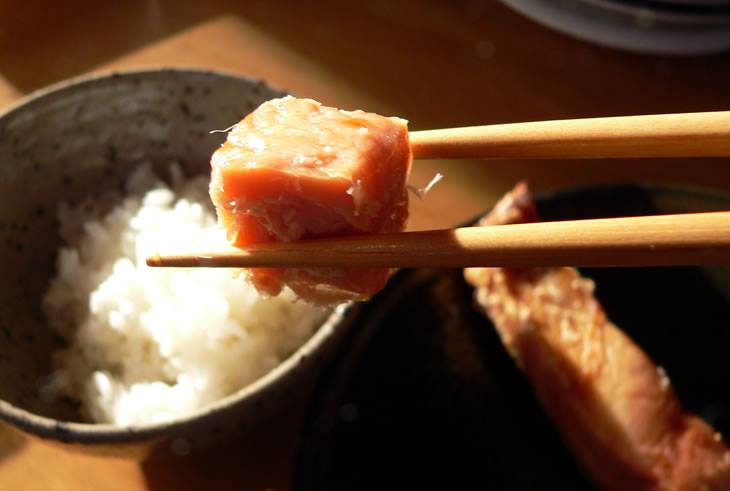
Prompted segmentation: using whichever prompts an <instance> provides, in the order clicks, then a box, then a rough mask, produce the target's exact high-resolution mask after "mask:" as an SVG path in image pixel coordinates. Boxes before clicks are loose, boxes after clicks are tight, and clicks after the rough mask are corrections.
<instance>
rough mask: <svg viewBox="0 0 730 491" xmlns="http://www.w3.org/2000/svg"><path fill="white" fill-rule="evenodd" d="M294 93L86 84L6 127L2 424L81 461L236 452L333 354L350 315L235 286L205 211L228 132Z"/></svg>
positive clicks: (218, 78) (204, 80)
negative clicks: (213, 167)
mask: <svg viewBox="0 0 730 491" xmlns="http://www.w3.org/2000/svg"><path fill="white" fill-rule="evenodd" d="M281 95H282V93H281V92H280V91H277V90H275V89H272V88H270V87H269V86H267V85H266V84H264V83H262V82H257V81H252V80H249V79H246V78H242V77H239V76H234V75H229V74H222V73H212V72H202V71H195V70H149V71H134V72H125V73H119V74H113V75H105V76H97V77H91V78H84V79H79V80H73V81H71V82H66V83H63V84H60V85H57V86H54V87H52V88H50V89H48V90H45V91H41V92H39V93H36V94H33V95H31V96H30V97H28V98H26V99H24V100H23V101H21V102H20V103H19V104H17V105H15V106H14V107H11V108H10V109H9V110H7V111H6V112H5V113H4V114H2V115H0V155H2V163H1V164H0V197H1V198H0V199H2V202H3V205H4V206H1V207H0V271H2V274H1V275H0V299H2V300H0V381H2V382H1V383H0V418H1V419H3V420H4V421H6V422H8V423H10V424H11V425H13V426H15V427H17V428H19V429H20V430H22V431H24V432H25V433H27V434H29V435H33V436H36V437H40V438H44V439H47V440H51V441H57V442H61V443H63V444H66V445H68V446H69V448H73V449H78V450H82V451H88V452H95V453H105V454H109V453H111V454H115V455H129V456H138V457H141V456H146V455H148V454H149V453H150V452H151V451H152V450H159V449H166V448H172V447H175V446H176V445H177V448H180V447H181V446H183V447H185V448H186V449H190V448H197V447H204V446H207V445H210V444H212V443H216V442H217V441H219V440H221V439H223V438H225V437H230V436H232V435H240V434H241V433H242V432H245V431H246V430H247V429H250V428H252V427H253V426H255V425H257V424H258V423H260V422H262V421H263V420H264V419H265V418H266V417H268V416H270V415H271V414H273V413H275V412H276V410H277V409H278V408H281V407H282V406H283V404H284V401H286V400H287V397H288V396H291V394H292V393H293V391H296V390H297V387H299V386H301V385H302V384H304V383H306V381H307V380H309V379H310V378H311V377H312V376H313V375H314V374H315V373H316V370H317V368H318V367H319V366H320V365H321V363H322V362H323V361H324V360H325V359H326V358H327V356H328V355H329V354H331V353H332V352H333V350H334V349H335V348H336V346H337V344H338V342H339V340H340V339H341V338H342V336H343V334H344V332H345V331H346V330H347V328H348V326H349V325H350V324H351V323H352V321H353V309H352V307H351V306H350V305H341V306H338V307H335V308H333V309H323V308H321V307H316V306H312V305H310V304H307V303H305V302H302V301H300V300H298V299H297V298H296V297H295V296H294V295H293V294H292V293H291V292H285V293H284V294H283V295H280V296H278V297H274V298H264V297H262V296H260V295H259V294H257V293H256V291H255V290H254V289H253V287H252V286H250V285H249V284H248V283H247V282H246V281H245V279H244V277H243V276H242V275H237V274H236V273H235V272H232V271H230V270H225V269H196V268H193V269H176V268H171V269H153V268H148V267H147V266H146V265H145V264H144V260H145V257H146V256H147V255H148V254H150V253H151V252H154V251H156V250H165V251H170V252H174V251H180V252H183V251H185V250H191V249H206V250H214V249H220V248H225V247H227V244H226V239H225V232H224V231H223V230H222V229H221V228H220V227H219V226H218V224H217V220H216V215H215V211H214V209H213V207H212V204H211V203H210V199H209V198H208V194H207V188H208V182H209V159H210V155H211V153H212V152H213V151H214V150H215V149H216V148H217V147H218V146H219V145H220V143H221V142H222V141H223V138H224V136H225V134H224V133H220V132H215V131H214V130H222V129H224V128H227V127H229V126H231V125H232V124H234V123H236V122H237V121H239V120H240V119H241V118H242V117H243V116H244V115H245V114H246V113H248V112H249V111H251V110H252V109H253V108H255V107H257V106H258V105H259V104H260V103H262V102H263V101H265V100H268V99H271V98H274V97H279V96H281Z"/></svg>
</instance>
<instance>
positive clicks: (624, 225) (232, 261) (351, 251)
mask: <svg viewBox="0 0 730 491" xmlns="http://www.w3.org/2000/svg"><path fill="white" fill-rule="evenodd" d="M147 264H148V265H150V266H174V267H228V268H242V267H327V266H333V267H394V268H403V267H437V268H462V267H468V266H505V267H539V266H678V265H709V264H715V265H718V264H730V212H712V213H693V214H681V215H659V216H645V217H629V218H608V219H593V220H574V221H562V222H541V223H526V224H515V225H500V226H490V227H466V228H457V229H453V230H434V231H426V232H403V233H397V234H382V235H363V236H354V237H345V238H332V239H319V240H304V241H298V242H289V243H273V244H261V245H256V246H252V247H249V248H247V249H245V250H233V251H230V252H221V251H218V252H216V251H212V252H201V253H197V254H186V255H159V254H157V255H154V256H151V257H149V258H148V259H147Z"/></svg>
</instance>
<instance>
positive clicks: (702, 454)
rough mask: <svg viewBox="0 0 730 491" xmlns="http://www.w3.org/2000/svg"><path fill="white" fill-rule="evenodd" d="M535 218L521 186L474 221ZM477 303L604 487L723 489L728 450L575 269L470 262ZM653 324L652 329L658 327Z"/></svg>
mask: <svg viewBox="0 0 730 491" xmlns="http://www.w3.org/2000/svg"><path fill="white" fill-rule="evenodd" d="M536 219H537V213H536V210H535V207H534V205H533V202H532V198H531V196H530V194H529V192H528V190H527V188H526V186H525V185H524V184H521V185H519V186H517V187H516V188H515V189H514V190H513V191H512V192H511V193H510V194H509V195H507V196H506V197H505V198H503V200H502V201H501V202H500V203H498V204H497V206H496V207H495V209H494V210H493V212H492V213H491V214H490V215H488V216H487V217H485V218H484V219H483V220H482V222H481V225H500V224H506V223H521V222H531V221H535V220H536ZM465 277H466V279H467V281H468V282H469V283H471V284H472V285H473V286H475V287H476V292H475V296H476V300H477V302H478V303H479V305H481V306H482V307H483V308H484V310H485V311H486V313H487V314H488V316H489V318H490V319H491V320H492V322H493V323H494V325H495V327H496V329H497V331H498V332H499V334H500V337H501V339H502V341H503V343H504V345H505V347H506V348H507V350H508V351H509V353H510V354H511V355H512V356H513V358H514V359H515V361H516V362H517V364H518V365H519V366H520V368H521V369H522V370H523V371H524V373H525V375H526V376H527V377H528V379H529V380H530V382H531V384H532V387H533V389H534V390H535V392H536V394H537V397H538V399H539V400H540V402H541V404H542V406H543V407H544V409H545V411H546V412H547V413H548V415H549V416H550V417H551V419H552V420H553V422H554V423H555V425H556V426H557V427H558V429H559V430H560V432H561V434H562V436H563V439H564V440H565V442H566V444H567V445H568V446H569V447H570V448H571V449H572V451H573V454H574V455H575V457H576V458H577V459H578V460H579V461H580V462H581V463H582V465H583V467H584V468H585V470H586V471H587V472H588V473H589V474H590V475H591V476H592V477H593V479H594V480H595V482H596V483H597V484H599V485H600V486H602V487H603V488H605V489H608V490H629V489H630V490H667V491H668V490H672V491H675V490H676V491H679V490H687V491H690V490H692V491H694V490H717V491H721V490H730V452H729V451H728V448H727V446H726V445H725V443H724V442H723V440H722V438H721V436H720V434H719V433H717V432H716V431H715V430H714V429H713V428H712V427H710V426H709V425H708V424H707V423H705V422H704V421H702V420H701V419H699V418H698V417H696V416H693V415H691V414H687V413H685V412H684V411H683V409H682V406H681V404H680V402H679V400H678V398H677V396H676V394H675V393H674V390H673V389H672V387H671V384H670V382H669V379H668V378H667V376H666V375H665V374H664V372H663V370H662V369H661V368H658V367H657V366H655V365H654V363H653V362H652V361H651V359H649V357H648V356H647V355H646V354H645V353H644V352H643V351H642V350H641V348H640V347H638V346H637V345H636V344H635V343H634V342H633V341H632V340H631V339H630V338H629V337H628V336H627V335H626V334H624V333H623V332H622V331H621V330H620V329H619V328H618V327H617V326H615V325H614V324H612V323H611V321H610V320H609V319H608V318H607V317H606V313H605V312H604V310H603V308H602V307H601V305H600V304H599V302H598V301H597V300H596V298H595V297H594V295H593V290H594V284H593V282H592V281H591V280H589V279H586V278H583V277H581V276H580V274H579V273H578V271H576V270H575V269H573V268H548V269H530V270H520V271H515V270H508V269H502V268H468V269H466V270H465ZM657 327H658V326H657Z"/></svg>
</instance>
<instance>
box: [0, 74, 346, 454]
mask: <svg viewBox="0 0 730 491" xmlns="http://www.w3.org/2000/svg"><path fill="white" fill-rule="evenodd" d="M166 75H167V76H173V77H185V76H196V77H197V76H204V77H211V78H225V79H231V80H233V81H237V82H245V83H249V84H252V85H256V84H258V85H263V86H264V87H265V88H266V89H268V90H271V91H272V92H274V93H277V92H279V93H282V94H283V93H284V91H283V90H282V89H280V88H279V87H276V86H274V85H271V84H269V83H268V82H265V81H263V80H261V79H256V78H251V77H248V76H245V75H240V74H236V73H233V72H227V71H224V70H209V69H199V68H188V67H164V68H135V69H129V70H114V71H109V72H103V73H93V74H88V75H81V76H77V77H73V78H70V79H66V80H63V81H60V82H57V83H54V84H52V85H49V86H47V87H44V88H41V89H38V90H35V91H33V92H31V93H29V94H27V95H25V96H23V97H21V98H20V99H19V100H17V101H15V102H13V103H11V104H10V105H9V106H7V107H6V108H4V109H3V110H0V124H1V123H2V122H3V121H4V120H5V119H6V118H8V117H12V115H13V114H15V113H17V112H18V111H22V110H24V108H26V107H27V106H28V105H30V104H34V103H39V102H42V101H43V100H44V99H45V98H47V97H54V96H57V95H62V94H63V93H64V92H66V91H69V90H78V88H79V87H85V86H90V85H91V86H93V85H95V84H100V83H101V84H103V83H108V82H109V81H110V80H114V79H125V78H128V77H158V76H166ZM354 305H356V304H355V303H353V302H347V303H343V304H340V305H338V306H336V307H335V308H333V309H330V310H329V311H328V312H325V313H323V314H322V320H321V322H320V324H319V326H318V327H317V328H316V329H315V331H314V332H313V333H312V335H311V336H310V337H309V338H307V340H306V341H305V342H304V343H303V344H302V345H300V346H299V348H297V349H296V350H294V351H293V352H292V353H291V354H290V355H289V356H287V357H286V358H285V359H284V360H283V361H282V362H281V363H279V364H278V365H277V366H276V367H274V368H273V369H272V370H270V371H268V372H267V373H265V374H264V375H262V376H261V377H259V378H257V379H256V380H254V381H253V382H251V383H250V384H248V385H246V386H244V387H242V388H241V389H239V390H238V391H236V392H234V393H232V394H229V395H228V396H226V397H223V398H221V399H218V400H216V401H215V402H212V403H210V404H207V405H205V406H204V407H202V408H200V409H198V410H197V411H194V412H192V413H189V414H187V415H184V416H180V417H176V418H174V419H171V420H168V421H162V422H156V423H143V424H132V425H115V424H111V423H82V422H74V421H63V420H58V419H55V418H51V417H48V416H42V415H39V414H36V413H33V412H31V411H28V410H26V409H23V408H21V407H18V406H16V405H14V404H11V403H10V402H7V401H5V400H3V399H0V420H2V421H5V422H6V423H9V424H10V425H12V426H15V427H17V428H18V429H20V430H22V431H25V432H27V433H29V434H31V435H35V436H39V437H41V438H45V439H52V440H57V441H61V442H64V443H81V444H105V443H139V442H141V441H144V440H150V439H155V438H158V437H160V438H161V437H168V436H175V435H176V434H177V433H178V432H180V431H184V430H185V429H186V428H191V427H194V426H195V425H196V424H199V423H200V422H201V421H203V420H204V419H206V418H208V417H211V416H215V415H217V414H222V413H224V412H226V411H231V410H233V409H234V407H235V406H236V404H237V403H239V402H242V401H246V400H251V401H254V400H255V396H257V395H259V394H263V393H265V392H266V391H267V390H270V389H273V388H274V387H275V385H276V383H277V382H279V381H281V380H284V379H285V377H286V376H287V375H288V374H290V373H292V372H293V371H294V369H295V368H296V367H297V366H298V365H299V364H300V363H302V362H304V361H305V360H306V359H307V358H313V357H315V356H316V351H317V349H318V348H319V347H320V346H321V345H323V344H324V343H325V341H327V340H328V339H330V338H332V337H333V334H334V333H335V331H336V330H337V329H338V327H343V325H344V324H346V323H347V322H348V321H349V320H351V319H352V316H351V315H350V314H351V313H352V312H353V311H354V310H355V309H353V306H354Z"/></svg>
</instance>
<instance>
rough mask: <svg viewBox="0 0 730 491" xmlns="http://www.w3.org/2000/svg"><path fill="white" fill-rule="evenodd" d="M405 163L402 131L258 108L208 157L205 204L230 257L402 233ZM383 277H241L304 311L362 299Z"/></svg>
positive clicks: (293, 272)
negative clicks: (257, 247) (284, 292)
mask: <svg viewBox="0 0 730 491" xmlns="http://www.w3.org/2000/svg"><path fill="white" fill-rule="evenodd" d="M411 161H412V155H411V148H410V144H409V141H408V127H407V121H405V120H403V119H400V118H389V117H384V116H380V115H377V114H372V113H366V112H363V111H343V110H339V109H335V108H331V107H326V106H322V105H321V104H320V103H318V102H316V101H313V100H311V99H297V98H293V97H284V98H281V99H274V100H271V101H268V102H266V103H264V104H262V105H261V106H260V107H259V108H258V109H256V110H255V111H253V112H252V113H251V114H249V115H248V116H246V118H244V119H243V120H242V121H241V122H240V123H239V124H237V125H236V126H235V127H234V128H233V129H232V131H231V132H230V133H229V134H228V138H227V139H226V142H225V143H224V144H223V145H222V146H221V148H220V149H218V150H217V151H216V152H215V153H214V154H213V157H212V160H211V167H212V179H211V184H210V195H211V198H212V200H213V203H214V204H215V206H216V210H217V212H218V217H219V221H220V222H221V224H222V225H223V226H224V227H225V228H226V230H227V233H228V238H229V240H230V241H231V242H232V243H233V244H234V245H235V246H237V247H241V248H243V247H246V246H248V245H251V244H258V243H262V242H276V241H284V242H286V241H293V240H298V239H309V238H321V237H333V236H341V235H353V234H371V233H387V232H398V231H402V230H403V229H404V228H405V226H406V221H407V218H408V195H407V190H406V180H407V178H408V174H409V171H410V166H411ZM389 275H390V270H388V269H377V268H346V269H343V268H339V269H335V268H311V269H299V268H293V269H277V268H255V269H252V270H250V279H251V281H252V282H253V284H254V285H255V286H256V287H257V288H258V289H259V291H261V292H264V293H266V294H269V295H277V294H278V293H279V292H280V291H281V289H282V287H283V286H285V285H288V286H289V287H290V288H291V289H292V290H294V292H295V293H297V295H299V296H300V297H302V298H304V299H305V300H308V301H310V302H314V303H320V304H323V303H334V302H339V301H344V300H353V299H364V298H368V297H370V296H372V295H373V294H374V293H376V292H377V291H379V290H380V289H381V288H383V286H384V285H385V283H386V281H387V279H388V277H389Z"/></svg>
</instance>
